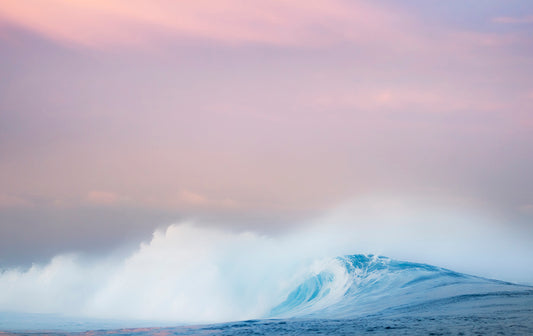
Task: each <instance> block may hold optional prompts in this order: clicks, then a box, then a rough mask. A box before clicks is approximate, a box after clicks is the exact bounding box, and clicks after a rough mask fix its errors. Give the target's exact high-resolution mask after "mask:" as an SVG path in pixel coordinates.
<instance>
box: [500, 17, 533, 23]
mask: <svg viewBox="0 0 533 336" xmlns="http://www.w3.org/2000/svg"><path fill="white" fill-rule="evenodd" d="M492 22H495V23H511V24H524V23H533V15H527V16H520V17H513V16H501V17H497V18H494V19H492Z"/></svg>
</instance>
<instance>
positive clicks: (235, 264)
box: [0, 223, 530, 329]
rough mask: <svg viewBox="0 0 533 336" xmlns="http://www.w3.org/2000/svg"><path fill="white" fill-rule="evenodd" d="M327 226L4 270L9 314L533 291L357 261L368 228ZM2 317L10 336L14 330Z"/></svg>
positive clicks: (222, 312)
mask: <svg viewBox="0 0 533 336" xmlns="http://www.w3.org/2000/svg"><path fill="white" fill-rule="evenodd" d="M321 224H322V225H321V226H320V227H318V229H314V228H313V229H309V230H308V231H304V230H299V231H298V232H295V233H294V234H286V235H283V236H277V237H272V236H264V235H260V234H257V233H250V232H248V233H235V232H228V231H224V230H220V229H214V228H207V227H200V226H196V225H193V224H187V223H184V224H179V225H171V226H169V227H168V228H167V229H166V230H164V231H157V232H155V233H154V235H153V237H152V239H151V241H149V242H146V243H143V244H141V245H140V246H139V247H138V249H137V250H135V251H133V252H132V253H129V254H127V255H115V256H106V257H100V258H94V259H87V258H84V257H83V256H77V255H61V256H57V257H55V258H53V259H52V260H51V261H50V263H48V264H46V265H33V266H32V267H31V268H29V269H26V270H21V269H6V270H3V271H2V270H0V312H14V313H23V314H24V313H36V314H57V315H61V316H67V317H69V318H76V319H77V320H78V321H79V320H83V319H85V320H87V319H102V318H103V319H120V320H130V321H135V320H136V321H140V320H142V321H152V322H151V324H157V325H161V323H164V324H176V323H183V324H189V323H210V322H224V321H237V320H248V319H262V318H293V317H294V318H299V317H319V318H341V317H352V316H361V315H365V314H374V313H379V312H383V311H386V310H391V309H394V310H395V311H398V309H403V308H405V307H414V306H416V305H420V304H428V303H429V302H431V300H440V299H447V298H448V299H449V298H453V297H458V296H461V295H478V294H487V293H496V292H511V291H524V290H529V289H530V287H521V286H517V285H513V284H510V283H504V282H499V281H494V280H487V279H483V278H479V277H475V276H469V275H465V274H462V273H457V272H452V271H449V270H446V269H443V268H438V267H434V266H429V265H425V264H417V263H409V262H402V261H397V260H395V259H389V258H386V257H380V256H377V255H361V254H356V255H347V253H351V252H350V251H353V250H354V249H356V248H357V249H364V247H361V246H362V245H358V244H357V242H358V241H362V240H363V239H364V237H368V236H364V235H362V234H361V232H362V230H361V227H357V228H356V230H352V231H348V230H343V229H341V228H339V227H338V226H337V227H334V226H332V225H324V223H321ZM326 224H328V223H326ZM325 228H327V229H328V230H329V231H328V230H326V229H325ZM387 236H390V235H387ZM379 238H380V240H383V239H384V238H383V237H381V236H380V237H379ZM385 243H388V241H385ZM339 255H341V257H336V256H339ZM342 255H344V256H342ZM1 317H2V313H0V329H2V328H4V329H5V328H7V329H9V326H8V325H6V324H2V323H1ZM32 319H33V320H35V319H34V318H32ZM8 320H9V319H8ZM11 320H12V319H11ZM154 321H156V322H157V323H155V322H154ZM6 323H9V321H7V322H6ZM99 323H100V322H99ZM38 325H39V323H37V324H35V326H36V327H38ZM126 326H127V325H126Z"/></svg>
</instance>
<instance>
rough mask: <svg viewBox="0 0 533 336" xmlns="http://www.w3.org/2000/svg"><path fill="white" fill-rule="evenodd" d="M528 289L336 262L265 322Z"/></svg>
mask: <svg viewBox="0 0 533 336" xmlns="http://www.w3.org/2000/svg"><path fill="white" fill-rule="evenodd" d="M531 289H532V287H528V286H520V285H515V284H511V283H507V282H502V281H498V280H489V279H485V278H480V277H475V276H471V275H466V274H462V273H458V272H454V271H450V270H447V269H444V268H440V267H435V266H431V265H426V264H418V263H411V262H405V261H398V260H393V259H390V258H387V257H381V256H374V255H351V256H344V257H338V258H336V259H335V260H332V261H331V262H329V263H328V264H327V265H325V267H324V268H323V270H321V271H320V272H318V273H316V274H314V275H312V276H310V277H308V278H307V279H306V280H305V281H303V282H302V283H301V284H300V285H299V286H297V288H296V289H294V290H293V291H292V292H291V293H290V294H289V295H288V297H287V299H286V300H285V301H284V302H282V303H281V304H279V305H278V306H276V307H275V308H273V309H272V310H271V312H270V317H280V318H289V317H315V318H353V317H358V316H365V315H371V314H376V313H385V312H388V313H391V312H398V311H400V310H406V309H407V308H409V307H417V306H418V307H420V306H422V305H426V306H429V305H431V304H433V303H435V304H436V303H439V302H440V303H442V302H444V301H446V300H448V301H450V300H455V301H458V300H461V299H462V300H464V301H466V300H468V299H469V298H472V297H479V296H485V295H490V294H501V293H516V292H523V293H526V294H528V295H529V294H530V292H531Z"/></svg>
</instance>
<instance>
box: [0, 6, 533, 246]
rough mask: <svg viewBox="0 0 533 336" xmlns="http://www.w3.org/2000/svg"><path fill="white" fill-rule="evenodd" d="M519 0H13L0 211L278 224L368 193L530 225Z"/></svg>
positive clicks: (1, 12) (532, 124) (530, 140)
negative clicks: (425, 200) (471, 208)
mask: <svg viewBox="0 0 533 336" xmlns="http://www.w3.org/2000/svg"><path fill="white" fill-rule="evenodd" d="M518 2H519V3H520V4H521V5H520V6H519V5H518V4H516V5H513V4H509V3H507V2H503V1H500V2H498V1H492V0H491V1H490V5H489V4H487V5H485V6H483V5H480V4H474V3H469V4H466V3H462V2H459V1H456V2H449V3H446V5H443V7H442V8H436V7H435V6H431V5H429V4H427V3H425V2H424V1H421V0H418V1H414V2H413V3H410V4H409V5H408V4H403V5H402V4H399V3H397V2H392V1H384V2H380V3H379V4H378V3H376V2H372V1H343V0H336V1H326V0H324V1H313V2H309V1H300V0H295V1H287V0H285V1H281V0H280V1H254V2H249V1H239V0H224V1H216V2H212V1H203V0H202V1H164V0H158V1H140V0H135V1H86V0H83V1H67V0H50V1H44V0H31V1H30V0H28V1H18V0H17V1H16V0H5V1H3V3H2V6H1V8H0V78H2V81H1V82H0V215H2V216H3V217H1V218H0V220H3V221H9V222H10V223H18V222H17V221H24V222H25V223H28V222H31V221H30V220H29V219H28V220H22V219H20V218H22V217H20V218H19V217H16V216H15V215H14V213H17V211H22V212H24V211H33V212H35V213H40V212H42V217H41V218H42V221H43V223H44V224H43V225H44V226H46V225H47V224H46V223H51V222H53V221H54V220H56V219H55V217H54V218H52V217H50V216H52V215H50V213H53V214H55V215H54V216H58V215H57V214H64V213H69V214H71V213H75V211H74V210H76V209H92V210H90V211H93V212H94V214H100V213H108V212H109V211H115V210H116V209H119V210H120V211H125V212H126V213H128V211H132V210H131V209H137V210H139V209H141V210H142V211H146V212H147V213H148V212H149V213H153V212H155V213H165V214H166V213H171V214H179V215H192V216H196V215H206V214H210V215H213V216H230V217H231V218H232V220H233V219H235V218H239V217H242V218H246V219H248V218H249V216H255V218H257V217H264V218H269V219H272V218H274V219H275V220H277V221H282V219H284V218H292V217H293V216H296V217H298V216H307V215H310V214H313V213H315V212H316V211H321V210H324V209H327V208H329V207H332V206H335V205H336V204H339V203H342V202H345V201H346V200H349V199H352V198H357V197H363V196H365V195H368V194H376V193H393V194H400V195H408V194H409V195H411V194H421V195H427V196H429V195H430V196H431V197H434V198H436V199H440V200H446V202H452V203H454V204H458V203H461V204H463V203H465V202H466V203H468V204H473V205H475V206H477V207H481V208H484V209H495V208H497V209H499V210H498V211H501V212H503V213H505V214H507V215H509V216H511V217H512V216H515V217H517V218H518V217H520V218H521V220H525V221H528V220H531V216H532V215H533V213H532V212H531V211H529V210H527V209H530V208H531V207H532V205H533V193H532V190H533V179H532V178H531V173H530V172H531V171H533V155H532V150H531V148H533V136H532V134H533V111H532V109H531V106H533V80H532V78H533V43H532V40H531V34H532V32H533V26H532V23H531V15H533V5H531V4H530V2H528V1H526V0H523V1H518ZM495 204H496V205H497V206H495ZM114 209H115V210H114ZM128 209H129V210H128ZM119 210H116V211H119ZM84 211H85V210H84ZM45 213H46V215H45ZM17 216H18V215H17ZM46 216H49V217H46ZM65 216H67V215H65ZM69 216H71V215H69ZM72 216H74V215H72ZM80 216H81V215H80ZM84 216H85V215H84ZM87 216H89V215H87ZM102 216H104V215H102ZM104 217H105V216H104ZM65 218H67V217H65ZM68 218H70V217H68ZM513 218H514V217H513ZM524 218H525V219H524ZM72 220H73V221H74V220H75V218H74V219H72ZM275 220H273V221H275ZM65 221H67V220H66V219H65ZM103 222H105V220H103ZM157 224H158V223H153V224H151V225H157ZM10 225H11V226H9V227H13V226H15V224H10ZM28 225H30V224H28ZM94 225H95V226H96V227H98V225H103V224H94ZM257 225H260V226H266V225H267V224H264V223H262V222H261V224H257ZM272 225H274V224H272ZM4 227H6V228H7V227H8V226H7V225H5V226H4ZM6 230H7V229H6ZM17 235H19V236H20V237H23V238H24V234H23V233H17ZM21 239H22V238H21ZM24 239H25V238H24ZM0 243H1V242H0Z"/></svg>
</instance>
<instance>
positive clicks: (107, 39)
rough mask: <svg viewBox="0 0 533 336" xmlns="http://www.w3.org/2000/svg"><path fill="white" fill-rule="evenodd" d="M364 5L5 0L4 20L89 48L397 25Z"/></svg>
mask: <svg viewBox="0 0 533 336" xmlns="http://www.w3.org/2000/svg"><path fill="white" fill-rule="evenodd" d="M397 18H398V17H397V16H393V15H391V14H389V13H388V12H386V11H384V10H383V9H378V8H376V7H375V6H372V5H368V4H367V3H363V2H361V1H344V0H333V1H326V0H319V1H313V2H307V1H302V0H293V1H279V0H278V1H265V0H261V1H254V2H247V1H241V0H223V1H216V2H212V1H207V0H200V1H165V0H155V1H124V0H116V1H65V0H49V1H44V0H33V1H24V2H21V1H16V0H7V1H4V2H3V4H2V8H1V9H0V20H2V19H3V20H4V21H7V22H11V23H13V24H16V25H20V26H22V27H25V28H27V29H30V30H34V31H37V32H39V33H41V34H43V35H45V36H47V37H49V38H52V39H55V40H58V41H61V42H64V43H75V44H81V45H85V46H91V47H102V46H109V45H143V44H149V43H151V42H153V41H154V40H158V39H165V38H167V39H168V38H169V39H172V40H175V39H190V38H201V39H206V40H211V41H213V40H214V41H219V42H223V43H231V44H240V43H259V44H270V45H320V44H324V43H326V42H327V43H331V42H332V41H333V42H335V41H336V42H338V41H344V40H356V41H374V40H376V39H379V36H382V35H383V33H384V32H387V31H388V32H391V31H395V30H394V29H388V27H390V26H391V25H395V24H397V23H398V20H397Z"/></svg>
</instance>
